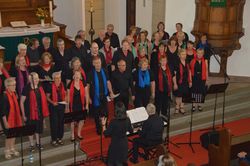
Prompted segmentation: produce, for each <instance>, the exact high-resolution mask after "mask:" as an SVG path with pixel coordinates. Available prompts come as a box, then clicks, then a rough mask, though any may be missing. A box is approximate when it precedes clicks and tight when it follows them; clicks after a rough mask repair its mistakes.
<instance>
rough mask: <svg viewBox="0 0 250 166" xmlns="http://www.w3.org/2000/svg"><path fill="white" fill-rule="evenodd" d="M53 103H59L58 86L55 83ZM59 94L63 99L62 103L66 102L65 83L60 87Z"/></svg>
mask: <svg viewBox="0 0 250 166" xmlns="http://www.w3.org/2000/svg"><path fill="white" fill-rule="evenodd" d="M51 86H52V101H53V102H57V99H58V95H57V86H56V84H55V83H54V82H53V83H52V85H51ZM58 88H59V93H60V94H61V98H62V101H65V95H66V93H65V88H64V86H63V83H62V82H61V83H60V85H59V87H58Z"/></svg>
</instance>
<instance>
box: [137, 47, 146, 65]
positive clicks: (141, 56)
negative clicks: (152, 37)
mask: <svg viewBox="0 0 250 166" xmlns="http://www.w3.org/2000/svg"><path fill="white" fill-rule="evenodd" d="M144 58H146V59H148V55H147V54H146V49H145V47H139V51H138V54H137V57H136V58H135V68H136V69H137V68H138V67H139V66H138V65H139V62H140V60H141V59H144Z"/></svg>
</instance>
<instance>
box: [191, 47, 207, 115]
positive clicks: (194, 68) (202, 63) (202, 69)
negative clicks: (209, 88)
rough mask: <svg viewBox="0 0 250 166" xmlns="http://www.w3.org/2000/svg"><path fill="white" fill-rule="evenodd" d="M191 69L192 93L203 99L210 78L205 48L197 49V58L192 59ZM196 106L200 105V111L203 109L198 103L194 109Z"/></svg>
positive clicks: (193, 109) (194, 106)
mask: <svg viewBox="0 0 250 166" xmlns="http://www.w3.org/2000/svg"><path fill="white" fill-rule="evenodd" d="M190 69H191V74H192V88H191V91H192V95H194V96H193V97H194V98H196V99H197V98H198V99H200V101H202V100H203V99H204V96H205V94H206V84H207V80H208V63H207V60H206V59H205V58H204V50H203V49H198V50H197V58H195V59H193V60H192V61H191V63H190ZM196 106H198V110H199V111H202V107H201V105H200V104H197V103H194V104H193V107H192V111H195V110H196Z"/></svg>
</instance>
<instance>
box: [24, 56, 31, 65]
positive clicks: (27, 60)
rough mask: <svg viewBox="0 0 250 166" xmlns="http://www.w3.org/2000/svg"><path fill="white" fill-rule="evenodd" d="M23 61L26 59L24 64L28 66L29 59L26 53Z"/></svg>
mask: <svg viewBox="0 0 250 166" xmlns="http://www.w3.org/2000/svg"><path fill="white" fill-rule="evenodd" d="M25 61H26V66H30V60H29V57H28V56H27V55H26V56H25Z"/></svg>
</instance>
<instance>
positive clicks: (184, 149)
mask: <svg viewBox="0 0 250 166" xmlns="http://www.w3.org/2000/svg"><path fill="white" fill-rule="evenodd" d="M109 104H110V105H109V108H110V110H113V104H111V103H109ZM110 117H113V111H111V112H110ZM249 123H250V118H247V119H242V120H238V121H234V122H230V123H227V124H225V127H226V128H229V129H230V130H231V132H232V134H233V135H242V134H245V133H249V132H250V125H245V124H249ZM204 132H206V131H199V130H197V131H194V132H193V134H192V141H194V142H199V141H200V140H199V139H200V135H201V134H202V133H204ZM82 134H83V137H84V140H83V141H81V144H80V146H81V149H82V150H83V151H84V152H86V153H87V155H88V156H89V157H90V158H91V157H95V156H98V155H100V136H98V135H97V134H96V132H95V125H94V120H93V119H87V120H86V123H85V125H84V127H83V131H82ZM188 138H189V133H185V134H181V135H177V136H174V137H171V141H172V142H173V143H176V142H187V141H188ZM109 143H110V139H109V138H103V154H104V156H107V151H108V146H109ZM193 148H194V150H195V153H192V150H191V148H189V146H188V145H181V146H180V148H177V147H175V146H173V145H172V144H170V150H171V152H173V153H175V154H178V155H179V156H181V157H182V159H178V158H176V157H175V156H174V155H173V157H174V158H175V159H176V161H177V164H178V166H186V165H187V164H188V163H195V164H196V165H197V166H199V165H202V164H206V163H208V153H207V151H206V150H205V149H204V148H202V147H201V146H200V145H193ZM140 160H142V159H140ZM87 165H92V166H101V165H104V164H103V163H102V162H101V161H95V162H94V161H93V162H91V163H89V164H87ZM130 165H132V164H130Z"/></svg>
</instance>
